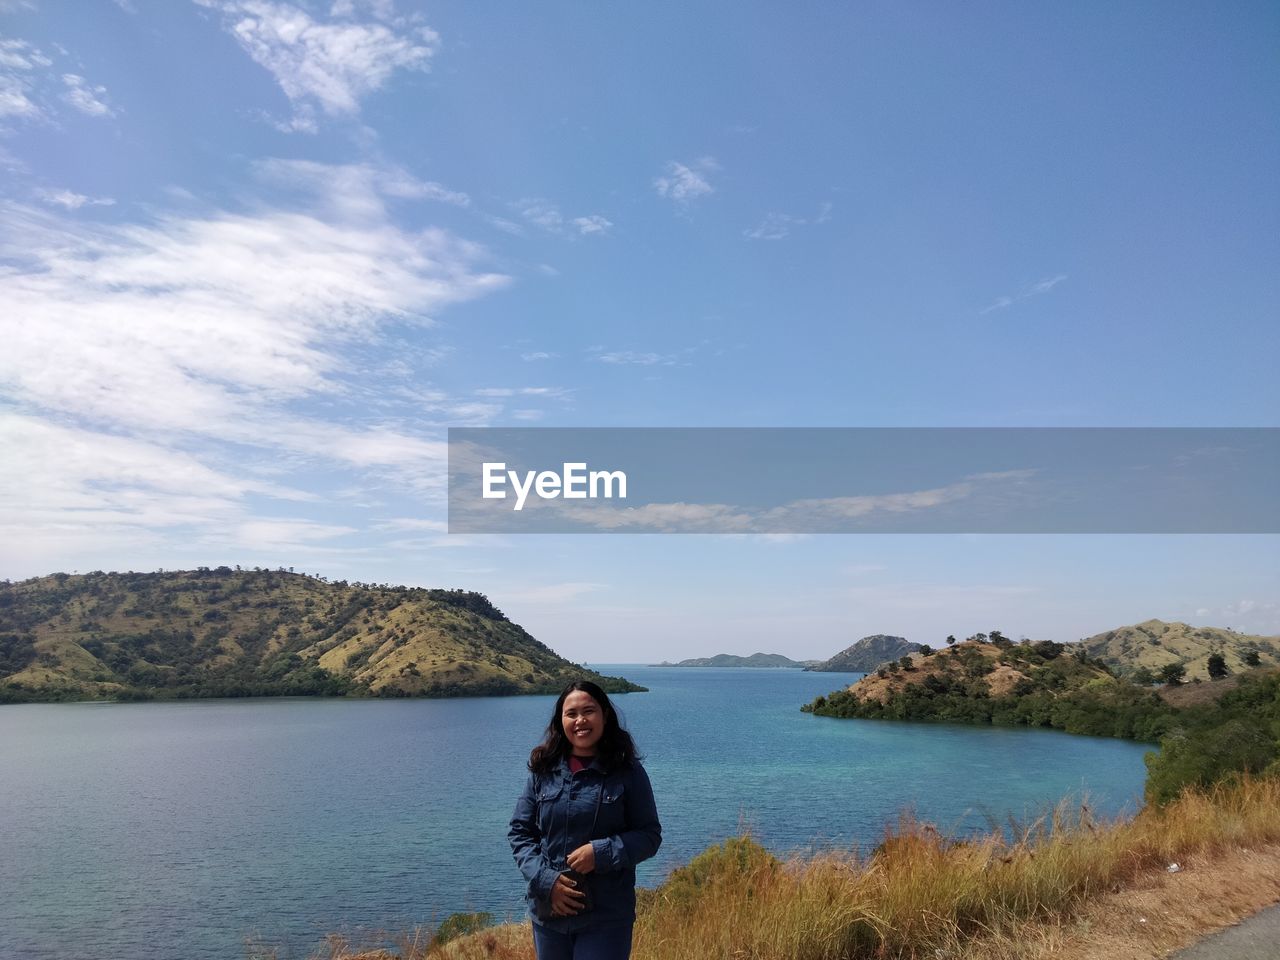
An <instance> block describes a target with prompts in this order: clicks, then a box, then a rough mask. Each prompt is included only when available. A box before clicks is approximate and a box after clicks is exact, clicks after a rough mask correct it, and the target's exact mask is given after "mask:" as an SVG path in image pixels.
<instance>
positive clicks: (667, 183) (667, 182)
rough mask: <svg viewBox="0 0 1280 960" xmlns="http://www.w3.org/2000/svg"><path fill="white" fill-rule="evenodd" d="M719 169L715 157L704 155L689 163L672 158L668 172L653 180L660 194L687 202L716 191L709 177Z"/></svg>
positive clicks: (677, 200)
mask: <svg viewBox="0 0 1280 960" xmlns="http://www.w3.org/2000/svg"><path fill="white" fill-rule="evenodd" d="M719 169H720V165H719V164H717V163H716V161H715V159H714V158H713V157H702V158H700V159H698V160H695V161H693V162H692V163H691V164H687V165H686V164H683V163H679V162H677V161H675V160H672V161H671V162H670V163H668V164H667V167H666V172H665V173H664V174H663V175H662V176H660V177H657V178H656V179H655V180H654V181H653V187H654V189H655V190H657V191H658V196H660V197H667V198H668V199H671V200H674V201H676V202H677V203H680V204H687V203H688V202H689V201H691V200H696V199H697V198H698V197H701V196H704V195H706V194H708V193H712V192H714V191H715V188H714V187H713V186H711V183H710V181H709V180H708V179H707V177H708V176H709V175H710V174H712V173H714V172H715V171H717V170H719Z"/></svg>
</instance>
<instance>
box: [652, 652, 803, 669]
mask: <svg viewBox="0 0 1280 960" xmlns="http://www.w3.org/2000/svg"><path fill="white" fill-rule="evenodd" d="M815 662H816V661H813V660H792V659H791V658H790V657H784V656H783V655H782V654H780V653H753V654H751V656H749V657H740V656H738V655H737V654H733V653H717V654H716V655H715V656H713V657H691V658H690V659H688V660H681V661H680V662H679V663H669V662H667V661H663V662H662V663H655V664H654V666H655V667H791V668H795V669H797V670H798V669H800V668H802V667H808V665H810V664H812V663H815Z"/></svg>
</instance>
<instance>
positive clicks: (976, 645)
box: [803, 640, 1174, 740]
mask: <svg viewBox="0 0 1280 960" xmlns="http://www.w3.org/2000/svg"><path fill="white" fill-rule="evenodd" d="M803 709H805V710H806V711H809V712H812V713H815V714H818V715H820V716H829V717H860V718H870V719H889V720H932V721H949V722H959V723H1002V724H1022V725H1027V726H1045V727H1055V728H1057V729H1060V730H1067V731H1069V732H1071V733H1090V734H1098V735H1103V736H1115V737H1130V738H1134V739H1139V740H1153V739H1156V738H1158V737H1159V736H1160V735H1161V734H1163V733H1164V732H1165V730H1166V729H1168V726H1169V723H1170V722H1171V718H1172V716H1173V713H1174V710H1173V708H1171V707H1169V706H1168V705H1166V704H1165V703H1164V702H1163V701H1162V700H1161V699H1160V698H1159V697H1158V696H1157V695H1156V694H1155V693H1154V692H1152V691H1151V690H1149V689H1144V688H1141V687H1138V686H1136V685H1134V684H1131V683H1128V682H1125V681H1123V680H1119V679H1117V678H1116V677H1114V676H1112V675H1111V673H1110V672H1109V671H1108V669H1107V667H1106V666H1105V665H1104V664H1102V663H1099V662H1098V661H1095V660H1093V659H1092V658H1090V657H1089V656H1088V655H1087V653H1086V652H1085V650H1084V649H1082V648H1079V647H1076V648H1075V649H1074V650H1073V649H1072V648H1070V647H1068V646H1067V645H1065V644H1061V643H1054V642H1052V641H1048V640H1041V641H1037V642H1035V643H1029V642H1024V643H1018V644H1014V643H1011V642H1010V641H1008V640H1004V641H1003V642H1001V643H983V642H979V641H977V640H965V641H963V642H961V643H958V644H956V645H955V646H954V647H947V648H944V649H942V650H939V651H937V652H936V653H934V652H928V653H925V652H920V653H913V654H909V655H907V656H905V657H904V658H902V660H901V661H899V662H894V663H891V664H889V665H888V666H887V667H884V668H881V669H879V670H878V671H877V672H875V673H871V674H868V675H867V676H865V677H863V678H862V679H861V680H859V681H858V682H857V683H855V684H853V685H852V686H850V687H849V688H848V689H847V690H837V691H835V692H834V693H831V694H828V695H827V696H825V697H818V698H817V699H816V700H814V701H813V702H812V703H810V704H807V705H806V706H805V707H804V708H803Z"/></svg>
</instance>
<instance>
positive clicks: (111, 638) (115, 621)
mask: <svg viewBox="0 0 1280 960" xmlns="http://www.w3.org/2000/svg"><path fill="white" fill-rule="evenodd" d="M582 676H585V677H588V678H591V679H594V680H596V682H598V683H601V685H602V686H604V687H605V689H607V690H609V691H611V692H623V691H627V690H639V689H643V688H641V687H637V686H635V685H634V684H631V683H628V682H627V681H625V680H621V679H618V678H607V677H600V676H599V675H597V674H594V673H592V672H591V671H589V670H586V669H584V668H582V667H579V666H575V665H574V664H571V663H569V662H568V661H567V660H564V659H563V658H561V657H559V656H557V655H556V654H555V653H554V652H553V651H552V650H551V649H550V648H549V647H547V646H546V645H544V644H542V643H539V642H538V641H537V640H535V639H534V638H533V637H531V636H530V635H529V634H528V633H527V632H525V630H524V629H523V628H522V627H520V626H518V625H517V624H514V623H512V622H511V621H510V620H508V619H507V618H506V617H505V616H504V615H503V614H502V612H501V611H500V610H498V609H497V608H496V607H495V606H494V605H493V604H492V603H490V602H489V600H488V599H487V598H486V597H484V596H483V595H481V594H478V593H470V592H467V591H462V590H437V589H422V588H409V587H394V586H388V585H385V584H382V585H374V584H349V583H346V582H330V581H326V580H321V579H317V578H315V577H309V576H304V575H302V574H294V573H286V572H285V571H283V570H252V571H250V570H231V569H230V568H227V567H219V568H217V569H213V570H211V569H207V568H202V569H199V570H194V571H178V572H168V573H100V572H97V573H90V574H84V575H79V576H71V575H68V574H64V573H58V574H53V575H51V576H47V577H40V578H37V579H33V580H26V581H23V582H21V583H5V584H0V702H6V701H8V702H14V701H30V700H70V699H95V698H120V699H149V698H152V697H210V696H272V695H308V694H320V695H348V694H350V695H375V696H469V695H492V694H517V693H548V692H558V691H559V689H560V688H561V687H562V686H563V685H564V683H566V682H567V681H568V680H569V679H571V678H575V677H582Z"/></svg>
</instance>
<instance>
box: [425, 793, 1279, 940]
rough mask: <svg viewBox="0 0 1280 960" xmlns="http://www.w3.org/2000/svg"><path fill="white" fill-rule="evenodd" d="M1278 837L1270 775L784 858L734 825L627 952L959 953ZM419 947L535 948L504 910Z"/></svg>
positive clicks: (663, 893)
mask: <svg viewBox="0 0 1280 960" xmlns="http://www.w3.org/2000/svg"><path fill="white" fill-rule="evenodd" d="M1277 841H1280V779H1277V778H1264V779H1242V780H1240V781H1239V782H1237V783H1234V784H1230V785H1226V784H1223V785H1219V786H1216V787H1213V788H1210V789H1208V790H1203V791H1190V792H1187V793H1186V794H1184V795H1183V796H1182V797H1181V798H1180V799H1178V800H1177V801H1175V802H1173V803H1171V804H1169V805H1168V806H1166V807H1164V808H1163V809H1155V808H1147V809H1145V810H1143V811H1142V812H1141V813H1140V814H1139V815H1138V816H1137V817H1135V818H1134V819H1133V820H1130V821H1126V822H1110V823H1099V822H1097V821H1095V819H1094V818H1093V815H1092V813H1091V812H1090V811H1089V809H1088V808H1087V807H1086V806H1078V807H1068V806H1067V805H1065V804H1062V805H1059V807H1058V808H1057V809H1056V810H1055V811H1054V812H1053V813H1052V814H1050V815H1048V816H1046V817H1044V818H1042V819H1041V820H1038V821H1036V822H1035V823H1032V824H1029V825H1026V826H1025V827H1024V828H1023V829H1022V830H1021V831H1020V833H1019V835H1018V836H1016V837H1015V838H1013V839H1010V838H1009V837H1008V836H1007V835H1005V834H1004V833H1003V832H993V833H991V834H989V835H986V836H983V837H980V838H977V839H966V840H963V841H956V840H950V839H947V838H946V837H943V836H942V835H940V834H939V833H938V832H937V831H936V830H934V829H933V828H932V827H930V826H929V825H927V824H922V823H919V822H917V821H915V820H914V819H912V818H910V817H903V818H902V820H901V821H900V822H899V823H898V825H897V826H896V828H894V829H892V830H890V831H888V832H887V835H886V837H885V841H884V842H883V843H882V844H880V846H878V847H877V848H876V849H875V850H874V851H873V852H872V853H871V854H870V855H868V856H866V857H860V856H858V855H856V854H840V853H827V854H822V855H818V856H814V857H809V858H804V859H794V860H790V861H787V862H780V861H778V860H776V859H774V858H773V857H772V856H770V855H769V854H768V853H767V852H766V851H764V849H763V848H761V847H759V846H758V845H756V844H754V843H753V842H752V841H751V840H750V839H748V838H737V839H734V840H730V841H727V842H726V843H724V844H722V845H720V846H719V847H713V848H711V849H710V850H708V851H706V852H704V853H703V854H701V855H699V857H698V858H696V859H695V860H694V861H693V862H692V863H690V864H689V866H688V867H685V868H681V869H680V870H677V871H675V872H674V873H673V874H672V876H671V877H670V878H669V879H668V880H667V881H666V882H665V883H664V884H663V885H662V886H661V887H659V888H658V889H657V890H656V891H652V892H648V893H646V894H645V895H643V896H642V898H641V909H640V911H639V918H638V920H637V923H636V937H635V950H634V953H633V954H632V956H633V957H634V958H635V960H714V958H726V960H728V958H734V960H738V958H743V960H747V958H750V960H837V958H848V960H854V958H863V957H865V958H873V957H874V958H886V957H894V958H917V957H919V958H924V957H927V958H929V960H936V958H938V957H947V956H957V955H959V953H960V952H961V950H962V948H963V945H964V944H965V943H966V942H969V941H972V940H973V939H974V938H975V937H978V936H981V935H982V934H984V933H990V934H1004V933H1008V932H1009V931H1011V930H1012V929H1014V928H1015V927H1016V926H1017V925H1019V924H1022V923H1025V922H1026V921H1028V920H1035V919H1037V918H1049V917H1062V916H1067V915H1069V914H1070V913H1071V912H1072V911H1073V910H1074V909H1075V908H1077V907H1079V906H1080V905H1081V904H1082V903H1083V902H1084V901H1085V900H1087V899H1089V898H1091V897H1093V896H1096V895H1098V894H1099V893H1102V892H1104V891H1108V890H1111V889H1113V888H1116V887H1118V886H1123V885H1125V884H1126V883H1127V882H1128V881H1130V880H1131V879H1132V878H1133V877H1134V876H1135V875H1136V874H1138V873H1140V872H1142V871H1144V870H1149V869H1151V868H1153V867H1155V866H1157V865H1164V864H1167V863H1169V862H1170V861H1174V860H1184V859H1186V858H1187V857H1188V856H1189V855H1192V854H1195V853H1203V852H1212V851H1213V850H1215V849H1222V848H1227V847H1231V846H1241V845H1253V844H1260V843H1272V842H1277ZM404 956H405V960H409V957H410V956H413V955H412V954H407V953H406V954H405V955H404ZM417 956H429V957H440V958H441V960H444V958H450V960H472V958H494V960H533V951H532V946H531V943H530V937H529V934H528V931H527V927H526V926H524V925H516V924H510V925H507V926H505V927H498V928H492V929H489V930H485V931H482V932H480V933H477V934H473V935H471V936H468V937H464V938H460V939H458V940H454V941H451V942H450V943H448V944H447V945H443V946H439V947H434V946H433V947H432V948H430V949H429V950H427V951H425V952H424V953H420V954H417ZM414 960H416V957H414Z"/></svg>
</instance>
